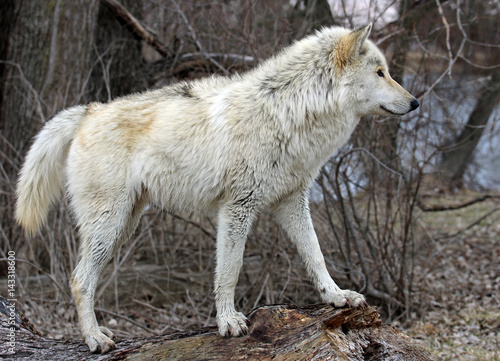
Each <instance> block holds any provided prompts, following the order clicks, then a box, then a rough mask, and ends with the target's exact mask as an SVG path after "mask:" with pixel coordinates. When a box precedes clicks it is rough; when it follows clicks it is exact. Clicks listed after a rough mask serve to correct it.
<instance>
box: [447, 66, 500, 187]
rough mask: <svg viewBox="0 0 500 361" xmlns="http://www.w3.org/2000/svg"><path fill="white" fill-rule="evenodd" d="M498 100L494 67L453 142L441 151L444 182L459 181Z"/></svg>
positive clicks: (499, 83)
mask: <svg viewBox="0 0 500 361" xmlns="http://www.w3.org/2000/svg"><path fill="white" fill-rule="evenodd" d="M499 101H500V68H496V69H495V70H494V71H493V72H492V74H491V78H490V80H489V81H488V83H487V85H486V87H485V89H484V91H483V92H482V94H481V95H480V97H479V99H478V101H477V103H476V106H475V108H474V110H473V111H472V113H471V114H470V116H469V119H468V121H467V124H466V125H465V127H464V128H463V130H462V132H461V133H460V135H459V136H458V138H457V139H456V141H455V144H454V145H453V146H452V147H451V148H449V150H446V151H444V152H443V158H442V162H441V167H440V171H439V175H440V177H441V179H442V180H443V181H444V182H446V183H448V184H452V185H457V184H459V183H460V182H461V180H462V177H463V175H464V172H465V170H466V169H467V166H468V165H469V163H470V160H471V158H472V154H473V153H474V149H476V146H477V144H478V143H479V140H480V139H481V136H482V135H483V131H484V126H485V125H486V123H487V122H488V119H489V118H490V116H491V113H493V110H495V107H496V106H497V105H498V102H499Z"/></svg>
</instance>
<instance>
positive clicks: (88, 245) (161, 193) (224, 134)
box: [16, 25, 418, 352]
mask: <svg viewBox="0 0 500 361" xmlns="http://www.w3.org/2000/svg"><path fill="white" fill-rule="evenodd" d="M370 29H371V25H368V26H366V27H363V28H360V29H357V30H354V31H350V30H347V29H343V28H338V27H334V28H326V29H323V30H322V31H320V32H317V33H316V34H314V35H312V36H309V37H307V38H305V39H303V40H301V41H299V42H297V43H295V44H293V45H292V46H290V47H288V48H286V49H285V50H283V51H282V52H281V53H280V54H278V55H276V56H275V57H273V58H271V59H269V60H267V61H265V62H263V63H262V64H261V65H260V66H258V67H257V68H256V69H254V70H252V71H249V72H248V73H245V74H243V75H242V76H232V77H227V78H223V77H215V76H214V77H211V78H207V79H202V80H197V81H193V82H189V83H180V84H177V85H174V86H171V87H166V88H163V89H159V90H154V91H150V92H146V93H143V94H136V95H131V96H128V97H124V98H120V99H117V100H115V101H113V102H111V103H109V104H97V103H94V104H90V105H88V106H85V107H75V108H71V109H68V110H65V111H63V112H61V113H59V114H58V115H57V116H56V117H55V118H54V119H52V120H51V121H50V122H48V123H47V125H46V126H45V127H44V128H43V130H42V131H41V132H40V134H39V135H38V136H37V138H36V140H35V143H34V145H33V147H32V149H31V150H30V152H29V153H28V155H27V158H26V163H25V164H24V166H23V169H22V171H21V174H20V178H19V185H18V192H17V194H18V204H17V212H16V216H17V219H18V221H19V223H20V224H21V225H23V227H24V228H25V229H26V230H27V231H28V233H33V232H34V231H36V229H38V228H39V227H40V225H41V224H42V223H43V221H44V219H45V217H46V214H47V211H48V207H49V205H50V204H51V203H52V202H54V201H55V200H56V199H57V197H58V195H59V194H60V192H61V189H62V188H63V183H64V179H65V180H66V184H67V187H66V188H67V192H68V194H69V196H70V197H71V205H72V209H73V211H74V214H75V218H76V220H77V223H78V226H79V231H80V238H81V246H80V260H79V263H78V265H77V267H76V269H75V270H74V272H73V277H72V285H71V286H72V291H73V294H74V297H75V302H76V305H77V309H78V315H79V322H80V329H81V332H82V334H83V336H84V338H85V341H86V343H87V344H88V346H89V348H90V350H91V351H93V352H96V351H100V352H107V351H109V350H110V349H112V348H113V347H114V343H113V341H112V340H111V339H110V338H111V336H112V333H111V332H110V331H109V330H107V329H105V328H100V327H99V326H98V324H97V321H96V318H95V314H94V293H95V288H96V285H97V282H98V280H99V278H100V275H101V270H102V268H103V267H104V265H105V264H106V263H107V262H108V261H109V259H110V258H111V257H112V255H113V253H114V251H115V250H116V249H117V248H118V247H119V246H120V244H121V243H122V242H123V241H125V240H126V239H127V238H128V237H129V236H130V234H131V233H132V232H133V231H134V229H135V227H136V225H137V222H138V220H139V218H140V216H141V214H142V211H143V209H144V207H145V206H146V205H147V204H148V203H154V204H157V205H158V206H160V207H162V208H165V209H167V210H169V211H173V212H175V211H207V210H217V211H218V214H219V217H218V222H219V224H218V234H217V266H216V270H215V299H216V308H217V324H218V326H219V331H220V334H221V335H233V336H238V335H241V334H244V333H245V332H246V331H247V321H246V318H245V316H244V315H243V314H241V313H239V312H237V311H236V310H235V307H234V290H235V286H236V283H237V280H238V275H239V272H240V268H241V265H242V261H243V250H244V247H245V239H246V236H247V233H248V231H249V229H250V227H251V224H252V220H253V219H254V217H255V216H256V215H257V214H258V212H259V211H260V210H261V209H262V208H263V207H265V206H271V207H273V209H274V211H275V214H276V218H277V220H278V221H279V222H280V224H281V225H282V226H283V227H284V228H285V230H286V231H287V233H288V234H289V236H290V239H291V240H292V242H293V243H294V244H296V246H297V248H298V251H299V253H300V255H301V256H302V258H303V260H304V263H305V265H306V269H307V272H308V274H309V276H310V277H311V279H312V281H313V283H314V284H315V286H316V288H317V289H318V291H319V292H320V295H321V298H322V300H323V301H325V302H329V303H332V304H334V305H335V306H337V307H342V306H344V305H346V304H351V305H353V306H361V305H364V304H365V301H364V298H363V296H362V295H360V294H358V293H356V292H353V291H345V290H341V289H339V287H338V286H337V285H336V284H335V282H334V281H333V280H332V278H331V277H330V275H329V274H328V271H327V269H326V267H325V262H324V260H323V256H322V254H321V251H320V248H319V244H318V240H317V238H316V234H315V232H314V229H313V225H312V222H311V217H310V215H309V209H308V202H307V190H308V188H309V187H310V185H311V183H312V181H313V180H314V178H315V177H316V175H317V174H318V171H319V169H320V167H321V165H322V164H323V163H324V162H325V161H326V160H327V159H328V158H329V157H330V156H331V154H332V153H333V152H334V151H335V150H336V149H337V148H339V147H340V146H341V145H342V144H344V143H345V142H346V141H347V140H348V138H349V136H350V135H351V133H352V131H353V130H354V128H355V126H356V125H357V123H358V121H359V118H360V117H361V116H362V115H365V114H382V115H393V114H397V115H402V114H405V113H407V112H409V111H411V110H413V109H414V108H415V104H417V105H418V102H416V100H415V99H414V98H413V97H412V96H411V95H410V94H409V93H408V92H406V91H405V90H404V89H403V88H402V87H401V86H399V85H398V84H397V83H395V82H394V81H393V80H392V79H391V78H390V76H389V73H388V71H387V64H386V61H385V59H384V57H383V55H382V54H381V53H380V51H379V50H378V49H377V48H376V46H375V45H374V44H373V43H372V42H370V41H369V40H366V39H367V37H368V34H369V32H370ZM380 71H382V72H383V73H382V75H381V74H380ZM415 102H416V103H415ZM68 149H69V151H68Z"/></svg>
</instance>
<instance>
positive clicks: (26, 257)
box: [0, 0, 500, 360]
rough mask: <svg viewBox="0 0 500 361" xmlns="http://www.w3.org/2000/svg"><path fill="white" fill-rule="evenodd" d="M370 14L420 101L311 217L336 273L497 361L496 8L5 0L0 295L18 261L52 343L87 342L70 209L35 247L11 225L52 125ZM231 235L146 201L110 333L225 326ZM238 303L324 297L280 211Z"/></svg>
mask: <svg viewBox="0 0 500 361" xmlns="http://www.w3.org/2000/svg"><path fill="white" fill-rule="evenodd" d="M368 21H372V22H373V23H374V30H373V32H372V36H371V38H372V40H373V41H374V42H375V43H376V44H377V45H378V46H379V47H380V48H381V49H382V50H383V52H384V53H385V54H386V55H387V58H388V60H389V64H390V70H391V74H392V75H393V77H394V78H395V79H396V80H397V81H398V82H400V83H402V84H403V85H404V86H405V88H406V89H408V90H409V91H410V92H411V93H412V94H414V95H415V96H417V97H418V99H419V101H420V102H421V107H420V108H419V109H418V110H417V111H415V112H413V113H411V114H410V115H409V116H406V117H405V118H403V119H382V118H380V117H366V118H364V119H363V120H362V122H361V123H360V125H359V126H358V128H357V130H356V131H355V134H353V136H352V137H351V140H350V141H349V143H348V144H347V145H346V146H345V147H343V148H342V149H340V150H339V151H338V152H337V153H336V154H335V155H334V156H333V157H332V158H331V160H330V161H329V162H328V164H327V165H326V166H325V167H324V169H323V170H322V172H321V175H320V177H319V178H318V180H317V182H316V183H315V185H314V187H313V189H312V190H311V211H312V213H313V217H314V222H315V227H316V230H317V233H318V237H319V239H320V242H321V246H322V250H323V252H324V254H325V257H326V260H327V263H328V267H329V270H330V272H331V274H332V276H333V277H334V279H336V280H338V283H339V284H340V285H341V286H342V287H345V288H351V289H355V290H357V291H360V292H362V293H364V294H365V295H366V296H367V298H368V301H369V303H370V304H374V305H378V306H379V307H380V311H381V312H382V314H383V317H384V320H385V321H386V322H391V323H392V324H394V325H396V326H399V327H401V328H403V329H405V330H406V331H407V332H408V333H410V334H411V335H412V336H414V337H415V338H417V339H420V340H421V341H422V342H423V343H424V344H425V345H426V346H427V347H429V348H430V349H431V350H432V352H433V353H434V354H435V355H436V356H438V357H439V358H440V359H443V360H447V359H450V360H451V359H463V360H468V359H471V360H482V359H484V360H500V351H499V350H500V335H499V333H500V311H499V306H500V301H499V299H500V263H499V259H500V242H499V239H500V224H499V214H500V212H498V211H499V210H500V206H499V202H498V199H499V193H498V190H499V189H500V150H499V149H498V147H497V146H496V145H497V144H498V142H499V141H500V125H499V119H500V113H499V107H498V102H499V100H500V44H499V39H500V4H499V3H498V2H497V1H479V0H450V1H446V0H420V1H417V0H386V1H372V0H342V1H329V2H327V1H326V0H299V1H288V0H275V1H257V0H193V1H180V0H140V1H136V0H121V1H119V2H118V1H116V0H100V1H99V0H72V1H64V0H35V1H17V0H3V1H2V2H1V3H0V29H1V33H0V161H1V164H0V245H1V247H0V294H1V295H5V294H6V292H7V274H8V267H7V262H5V260H6V259H7V258H8V256H9V254H12V252H14V253H15V255H16V298H17V300H18V304H19V307H20V308H21V309H22V310H23V311H24V312H25V313H26V315H27V316H28V318H30V319H31V321H32V322H33V323H34V324H35V326H36V327H37V328H38V329H39V331H41V332H42V333H43V334H44V335H46V336H49V337H55V338H67V339H69V338H79V337H80V336H79V333H78V330H77V327H76V314H75V307H74V304H73V301H72V299H71V297H70V292H69V287H68V281H69V278H70V276H71V271H72V269H73V268H74V266H75V264H76V261H77V249H78V239H77V234H76V232H75V229H74V223H72V220H71V215H70V214H69V212H68V203H67V199H64V200H63V201H62V202H61V203H59V204H57V205H56V207H54V209H53V210H52V211H51V213H50V216H49V222H48V223H47V225H46V226H45V227H44V228H43V229H42V230H41V231H40V232H39V233H38V234H36V236H35V237H33V238H31V239H29V240H28V239H26V238H25V237H24V235H23V233H22V231H21V229H20V228H19V227H18V226H17V225H16V224H15V221H14V219H13V213H14V204H15V186H16V179H17V174H18V172H19V169H20V166H21V164H22V161H23V159H24V156H25V154H26V152H27V150H28V148H29V146H30V144H31V142H32V138H33V136H34V135H35V134H36V133H37V132H38V131H39V130H40V129H41V127H42V126H43V125H44V124H45V122H46V121H47V120H48V119H50V117H51V116H53V115H55V114H56V113H57V112H58V111H60V110H62V109H64V108H66V107H69V106H72V105H75V104H85V103H88V102H92V101H101V102H107V101H110V100H112V99H115V98H117V97H119V96H122V95H125V94H129V93H132V92H139V91H144V90H146V89H154V88H158V87H162V86H165V85H168V84H173V83H176V82H178V81H180V80H188V79H194V78H198V77H203V76H209V75H210V74H214V73H217V74H221V75H228V74H233V73H241V72H244V71H245V70H247V69H249V68H251V67H253V66H255V65H256V64H257V63H258V62H259V61H261V60H262V59H265V58H267V57H269V56H271V55H272V54H274V53H275V52H277V51H279V50H280V49H281V48H283V47H284V46H286V45H288V44H290V43H292V42H293V41H294V40H295V39H299V38H302V37H303V36H305V35H307V34H310V33H311V32H313V31H314V30H315V29H318V28H320V27H322V26H330V25H341V26H346V27H349V28H354V27H356V26H360V25H363V24H365V23H367V22H368ZM166 186H168V185H166ZM215 234H216V224H215V217H214V215H210V216H208V217H207V216H199V215H194V214H169V213H166V212H161V211H159V210H157V209H155V208H153V207H151V208H149V209H148V211H147V212H146V214H145V216H144V217H143V219H142V221H141V224H140V227H139V229H138V230H137V232H136V233H135V235H134V236H133V238H132V239H131V240H130V241H129V242H128V243H126V244H125V245H124V246H123V247H122V248H121V250H120V251H119V253H118V255H117V257H115V259H114V260H113V261H112V264H110V265H109V266H108V268H107V272H105V274H106V277H105V278H103V280H102V282H101V284H100V286H99V288H98V291H97V297H96V299H97V316H98V318H99V319H100V321H99V322H100V323H101V324H103V325H105V326H107V327H109V328H110V329H112V330H113V332H115V334H117V335H118V336H119V337H131V336H139V335H151V334H158V333H166V332H174V331H176V330H185V329H193V328H199V327H201V326H205V325H212V324H214V323H215V321H214V316H215V310H214V307H213V305H214V302H213V294H212V292H213V288H212V282H211V281H212V270H213V268H214V251H215V249H214V248H215V247H214V246H215V243H214V239H215ZM9 252H10V253H9ZM118 276H119V277H118ZM236 297H237V307H238V308H239V309H242V310H243V311H244V312H245V313H248V312H249V311H250V310H251V309H252V308H254V307H257V306H259V305H262V304H274V303H296V304H307V303H316V302H318V301H319V298H318V295H317V294H316V292H315V291H314V289H313V287H312V286H311V285H310V284H309V282H308V281H307V277H306V274H305V269H304V268H303V266H302V264H301V262H300V260H299V258H298V255H297V254H296V251H295V249H294V248H293V247H292V246H291V245H290V244H289V242H288V240H287V239H286V237H285V236H284V234H283V233H282V232H281V230H280V229H279V228H278V227H277V225H276V224H275V223H274V221H273V220H272V217H271V215H270V214H269V213H266V212H265V213H263V214H261V215H260V216H259V218H258V219H257V221H256V222H255V224H254V226H253V228H252V232H251V234H250V236H249V239H248V242H247V248H246V252H245V260H244V268H243V271H242V274H241V277H240V282H239V284H238V288H237V292H236Z"/></svg>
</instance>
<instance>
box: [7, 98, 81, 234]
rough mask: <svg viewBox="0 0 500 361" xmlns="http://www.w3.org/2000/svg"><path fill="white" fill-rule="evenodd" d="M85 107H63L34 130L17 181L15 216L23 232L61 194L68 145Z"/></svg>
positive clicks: (35, 225) (33, 228) (34, 227)
mask: <svg viewBox="0 0 500 361" xmlns="http://www.w3.org/2000/svg"><path fill="white" fill-rule="evenodd" d="M86 111H87V107H85V106H76V107H73V108H69V109H66V110H63V111H62V112H60V113H59V114H57V115H56V116H55V117H54V118H52V119H51V120H50V121H49V122H48V123H47V124H45V126H44V127H43V129H42V130H41V131H40V133H38V135H37V136H36V138H35V142H34V143H33V145H32V146H31V149H30V150H29V152H28V154H27V156H26V160H25V162H24V165H23V167H22V169H21V172H20V174H19V179H18V183H17V190H16V195H17V203H16V220H17V222H18V223H19V224H20V225H21V226H22V227H23V228H24V230H25V232H26V234H27V235H32V234H33V233H35V232H36V231H37V230H38V229H39V228H40V227H41V226H42V224H43V223H44V222H45V220H46V218H47V213H48V211H49V207H50V205H51V204H53V203H55V202H56V201H57V200H58V199H59V198H60V196H61V193H62V192H61V190H62V189H63V186H64V169H65V161H66V158H67V154H68V149H69V145H70V144H71V141H72V140H73V138H74V137H75V134H76V132H77V130H78V127H79V125H80V123H81V121H82V119H83V118H84V117H85V113H86Z"/></svg>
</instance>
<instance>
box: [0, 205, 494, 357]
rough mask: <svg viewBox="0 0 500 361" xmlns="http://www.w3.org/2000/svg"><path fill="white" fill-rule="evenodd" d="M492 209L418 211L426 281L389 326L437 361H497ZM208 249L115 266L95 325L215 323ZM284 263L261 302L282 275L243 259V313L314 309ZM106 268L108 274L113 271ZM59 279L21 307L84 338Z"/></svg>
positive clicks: (420, 264)
mask: <svg viewBox="0 0 500 361" xmlns="http://www.w3.org/2000/svg"><path fill="white" fill-rule="evenodd" d="M497 208H498V202H497V201H495V200H488V201H486V202H481V203H478V204H477V205H474V206H470V207H467V208H463V209H460V210H456V211H450V212H439V214H437V213H434V212H431V213H424V212H422V213H421V214H420V216H419V222H421V223H422V224H425V226H424V227H423V228H422V232H427V233H428V234H430V235H432V236H431V237H429V238H430V239H432V245H431V247H432V253H431V255H430V257H427V258H425V259H416V260H415V263H416V272H420V273H421V275H420V277H418V278H419V279H420V280H422V281H421V282H420V283H419V284H418V285H416V286H415V292H416V293H417V294H419V295H420V296H419V306H418V310H417V311H416V312H415V313H414V314H412V316H411V318H410V320H407V321H405V322H402V321H401V322H400V321H397V320H396V321H394V320H393V321H392V322H391V324H392V325H394V326H395V327H397V328H398V329H400V330H402V331H404V332H406V333H407V334H408V335H409V336H411V337H412V338H414V339H415V340H418V341H419V342H420V343H421V344H422V345H424V346H425V347H426V348H428V349H429V350H430V351H431V352H432V354H433V355H434V356H435V357H436V359H437V360H444V361H446V360H454V361H455V360H485V361H486V360H488V361H490V360H493V361H500V299H499V296H500V243H499V240H500V212H496V211H495V209H497ZM488 212H491V214H490V215H489V216H488V217H485V218H484V219H483V220H481V221H480V222H476V221H477V220H478V219H480V218H481V217H483V216H484V215H485V214H487V213H488ZM473 224H474V226H471V227H470V228H468V227H469V226H470V225H473ZM212 243H213V242H212ZM187 246H190V245H185V247H187ZM206 247H207V248H208V249H202V248H201V246H200V249H199V250H197V252H191V251H190V250H188V249H187V248H186V250H183V249H182V245H181V246H180V248H179V249H177V250H171V249H168V250H166V252H174V251H175V252H174V253H175V254H176V256H175V258H174V259H175V264H173V263H172V262H171V261H170V264H169V266H168V267H165V266H164V265H163V264H162V260H161V259H156V260H154V262H151V264H148V262H147V261H148V260H146V262H144V261H145V260H144V258H140V256H137V257H136V258H133V259H136V260H138V262H126V263H125V264H123V265H121V266H120V268H119V269H118V268H116V269H118V273H119V274H120V277H119V278H117V277H115V278H113V279H114V281H112V282H110V283H109V284H108V285H107V287H102V289H103V290H104V291H103V294H102V295H98V296H97V300H98V301H97V305H96V306H97V308H96V309H97V316H98V319H99V322H100V323H101V324H103V325H105V326H107V327H108V328H110V329H112V331H113V332H114V333H115V335H116V336H117V337H120V338H125V337H127V338H128V337H134V336H135V337H138V336H152V335H156V334H164V333H172V332H175V331H181V330H187V329H196V328H200V327H203V326H207V325H214V324H215V319H214V316H215V311H214V305H213V294H212V291H213V289H212V271H211V270H212V269H213V266H214V249H213V245H211V246H210V245H209V246H206ZM160 251H161V250H159V253H161V252H160ZM285 251H286V250H285ZM280 252H281V250H280ZM184 253H185V255H184ZM195 259H199V260H200V262H199V263H198V264H197V265H196V266H194V267H193V266H192V265H191V263H193V260H195ZM149 261H151V260H149ZM259 262H260V263H259ZM271 262H272V260H269V263H271ZM287 262H288V264H289V268H288V274H290V273H291V274H292V276H291V277H292V278H290V279H287V280H286V285H285V286H284V288H283V289H282V290H281V291H279V292H277V293H278V294H281V296H280V297H279V298H272V295H268V294H267V293H268V292H269V291H268V289H272V288H273V284H272V279H273V278H275V279H276V278H277V277H278V276H282V274H283V272H282V273H280V274H279V275H278V274H276V273H275V272H276V271H275V270H274V269H273V271H272V272H271V273H272V274H271V277H269V279H268V278H265V279H260V280H258V279H253V277H256V276H255V275H256V274H258V273H255V274H254V273H252V272H254V271H255V272H257V270H261V269H262V268H263V267H266V265H265V263H264V264H263V263H262V259H260V258H259V259H257V258H256V257H255V256H254V255H249V256H248V257H246V258H245V265H244V272H243V273H242V277H241V278H244V279H246V281H247V283H249V284H250V286H248V288H244V287H243V288H242V286H241V285H240V286H239V287H240V288H239V289H237V292H236V293H237V296H238V295H240V296H239V297H240V305H241V299H242V298H244V297H247V298H248V299H251V300H252V301H251V302H249V304H247V305H246V309H247V310H248V309H251V308H252V306H256V305H261V304H265V303H269V302H273V301H274V302H277V303H292V302H294V303H297V304H306V303H311V302H317V297H316V294H315V291H314V290H313V289H312V286H310V285H308V284H307V281H304V283H303V284H302V283H298V281H297V280H296V279H294V278H293V277H294V276H293V274H294V272H296V271H295V269H301V267H302V266H299V265H298V264H295V262H298V258H296V257H291V258H290V259H288V261H287ZM118 263H119V262H118ZM118 263H116V262H115V264H118ZM201 265H203V267H202V266H201ZM20 266H21V264H20ZM276 267H277V266H276ZM109 270H110V271H109V272H113V271H114V268H113V265H111V267H110V268H109ZM289 277H290V276H289ZM304 278H305V277H304ZM55 281H56V282H57V283H58V285H56V286H57V287H55V282H54V281H53V280H50V278H47V277H41V276H40V275H38V276H34V277H33V278H31V280H28V279H27V278H25V279H20V280H19V283H18V293H19V296H18V301H19V305H20V308H21V310H23V311H24V312H25V314H26V316H27V317H28V318H29V319H30V320H31V321H32V322H33V324H34V325H35V327H36V328H37V329H38V330H39V331H40V332H41V333H42V334H43V335H44V336H46V337H52V338H56V339H80V337H81V336H80V334H79V331H78V329H77V327H76V313H75V308H74V305H73V303H72V301H71V297H70V296H69V294H68V292H69V289H68V288H66V287H64V286H62V285H67V283H68V279H59V280H55ZM2 282H3V280H0V286H1V287H0V289H3V286H4V285H3V283H2ZM105 282H106V281H104V283H105ZM240 283H242V282H240ZM243 283H245V282H243ZM255 284H262V285H263V286H262V288H260V289H257V290H255V289H252V287H251V285H255ZM290 284H292V285H290ZM264 285H267V286H268V287H267V286H266V287H264ZM276 287H277V286H276V284H275V285H274V288H276ZM59 288H62V289H64V292H61V291H60V290H59ZM285 289H286V292H285ZM2 292H3V291H2ZM98 292H99V291H98ZM254 293H256V294H254ZM55 294H57V296H55ZM251 294H254V295H253V296H252V295H251ZM283 294H284V295H285V296H283ZM308 294H310V295H311V296H310V297H309V296H307V295H308ZM286 295H288V296H286ZM252 297H253V298H252ZM297 297H298V298H297ZM301 297H302V298H301ZM314 300H316V301H314ZM237 301H238V300H237Z"/></svg>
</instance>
